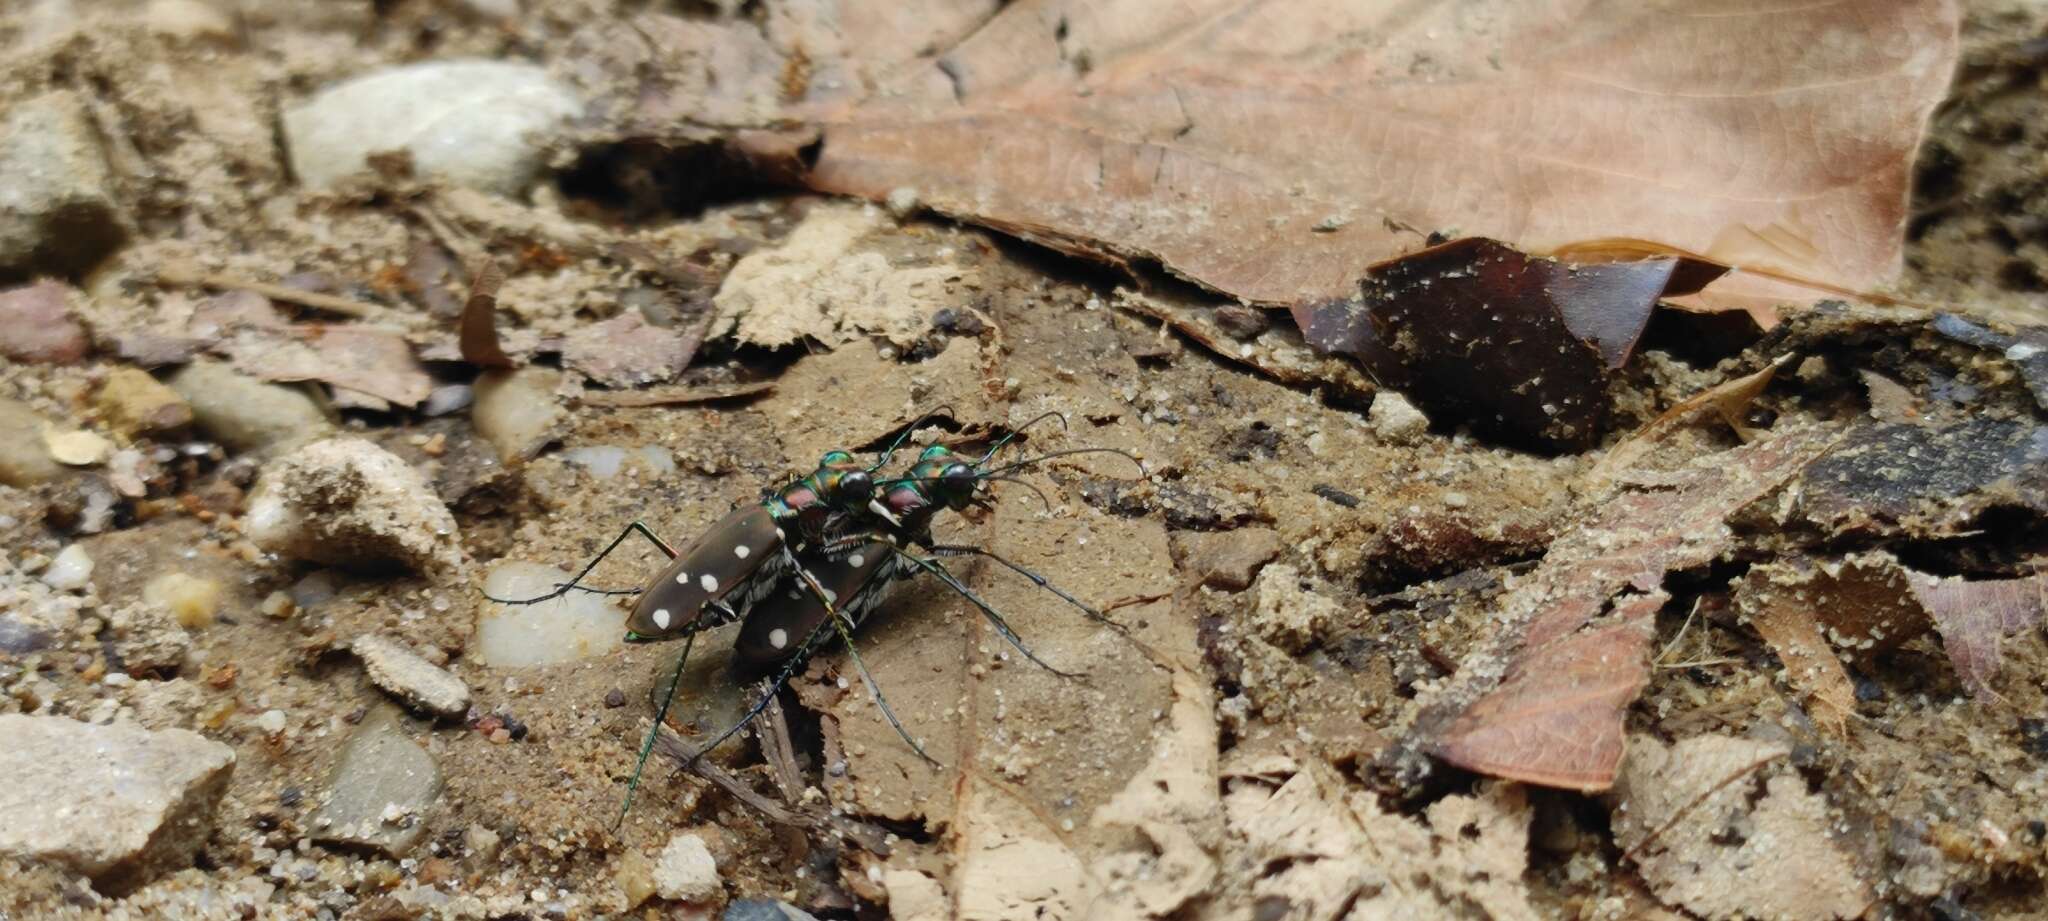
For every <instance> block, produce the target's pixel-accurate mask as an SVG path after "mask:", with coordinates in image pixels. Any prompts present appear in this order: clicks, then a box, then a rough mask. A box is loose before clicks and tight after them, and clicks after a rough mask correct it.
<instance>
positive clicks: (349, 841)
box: [312, 705, 441, 857]
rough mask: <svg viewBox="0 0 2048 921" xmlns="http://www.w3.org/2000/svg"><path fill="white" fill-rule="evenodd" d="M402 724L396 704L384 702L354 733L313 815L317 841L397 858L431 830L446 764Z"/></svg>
mask: <svg viewBox="0 0 2048 921" xmlns="http://www.w3.org/2000/svg"><path fill="white" fill-rule="evenodd" d="M400 722H401V721H400V719H399V715H398V709H397V708H395V707H392V706H389V705H384V706H379V707H376V708H374V709H372V710H371V711H370V715H369V716H366V717H364V718H363V722H362V724H361V725H358V726H357V727H356V729H355V731H354V732H352V733H350V734H349V737H348V742H347V743H346V744H345V745H344V746H343V747H342V751H341V760H339V761H337V762H336V763H335V765H334V774H333V776H332V777H331V778H330V779H329V781H328V787H329V791H328V794H327V801H326V802H325V803H323V804H322V805H321V806H320V809H319V811H318V812H315V813H314V814H313V820H312V828H313V840H314V841H317V842H319V843H321V844H330V845H339V846H341V847H349V848H361V849H365V850H370V851H375V852H378V853H381V854H385V855H388V856H391V857H398V856H401V855H403V854H404V853H405V852H406V851H409V850H411V849H412V846H413V845H414V844H416V843H418V842H419V839H420V836H421V835H423V834H425V833H426V828H427V826H426V814H427V810H428V809H430V808H432V807H433V805H434V801H435V800H437V799H438V798H440V796H441V768H440V767H439V766H438V765H436V764H435V763H434V757H433V756H432V755H429V754H427V750H426V749H424V748H421V747H420V746H419V743H417V742H414V741H413V740H412V739H410V738H407V737H406V734H405V729H404V727H403V726H402V725H401V724H400Z"/></svg>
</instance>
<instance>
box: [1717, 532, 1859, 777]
mask: <svg viewBox="0 0 2048 921" xmlns="http://www.w3.org/2000/svg"><path fill="white" fill-rule="evenodd" d="M1772 569H1773V568H1772V567H1766V566H1758V567H1753V568H1751V570H1750V573H1749V576H1748V577H1747V578H1745V579H1743V581H1742V583H1741V584H1740V585H1739V586H1738V587H1737V590H1736V596H1737V599H1738V600H1739V602H1740V603H1741V604H1742V606H1743V609H1744V610H1745V611H1746V612H1747V613H1748V615H1749V623H1750V625H1751V626H1753V627H1755V628H1756V632H1757V634H1758V635H1760V636H1762V637H1763V638H1764V642H1766V643H1768V644H1770V647H1771V651H1772V652H1774V653H1777V655H1778V661H1779V662H1780V663H1782V664H1783V665H1784V666H1785V680H1787V681H1789V682H1791V684H1792V686H1793V687H1794V688H1797V689H1798V690H1799V691H1800V692H1801V693H1802V694H1804V695H1805V697H1806V701H1805V705H1806V712H1807V714H1808V715H1809V716H1811V717H1812V718H1813V721H1814V723H1815V724H1816V725H1818V726H1820V727H1821V729H1822V730H1824V731H1826V732H1827V733H1828V734H1829V735H1832V736H1835V737H1836V738H1841V737H1843V736H1845V735H1846V734H1847V733H1848V729H1849V717H1851V716H1854V715H1855V713H1856V686H1855V685H1854V684H1852V683H1851V682H1850V681H1849V671H1848V669H1845V668H1843V667H1842V660H1841V659H1838V658H1836V657H1835V652H1834V650H1833V649H1832V648H1831V647H1829V646H1828V641H1827V639H1826V638H1825V637H1823V636H1821V633H1820V626H1819V625H1818V624H1816V623H1815V622H1814V618H1813V611H1812V609H1811V608H1810V607H1809V605H1808V603H1807V601H1806V600H1805V599H1803V598H1802V597H1800V596H1801V594H1803V593H1801V592H1797V591H1790V592H1787V591H1779V590H1777V586H1776V583H1775V580H1774V579H1773V578H1772Z"/></svg>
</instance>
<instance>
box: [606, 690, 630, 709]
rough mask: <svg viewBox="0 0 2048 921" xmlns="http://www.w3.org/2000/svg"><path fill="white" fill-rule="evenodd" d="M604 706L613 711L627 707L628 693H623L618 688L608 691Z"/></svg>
mask: <svg viewBox="0 0 2048 921" xmlns="http://www.w3.org/2000/svg"><path fill="white" fill-rule="evenodd" d="M604 705H605V707H606V708H608V709H612V710H617V709H618V708H620V707H623V706H625V705H626V692H624V691H621V690H619V689H618V688H612V689H611V690H609V691H606V692H605V694H604Z"/></svg>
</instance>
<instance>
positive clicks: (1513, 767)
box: [1436, 591, 1669, 790]
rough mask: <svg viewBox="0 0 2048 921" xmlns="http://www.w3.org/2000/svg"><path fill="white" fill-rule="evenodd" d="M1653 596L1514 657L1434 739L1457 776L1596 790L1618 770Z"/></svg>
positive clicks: (1639, 686) (1642, 672) (1660, 600)
mask: <svg viewBox="0 0 2048 921" xmlns="http://www.w3.org/2000/svg"><path fill="white" fill-rule="evenodd" d="M1667 600H1669V596H1667V595H1665V594H1664V593H1663V592H1661V591H1659V592H1651V593H1650V594H1647V595H1636V596H1632V597H1630V598H1628V599H1627V600H1626V601H1623V602H1622V603H1620V604H1618V605H1616V606H1615V611H1614V615H1613V618H1612V620H1613V622H1612V623H1610V624H1606V625H1603V626H1600V627H1597V628H1594V629H1589V630H1583V631H1580V632H1578V633H1574V634H1571V635H1570V636H1567V637H1564V638H1563V639H1560V640H1558V641H1556V642H1553V643H1549V644H1547V645H1544V646H1542V647H1539V648H1536V649H1532V650H1529V651H1528V652H1526V653H1525V654H1523V655H1521V656H1520V657H1518V658H1516V659H1515V661H1514V663H1513V664H1511V665H1510V666H1509V667H1508V673H1507V675H1506V676H1504V677H1503V678H1501V682H1500V687H1499V688H1496V689H1495V690H1494V692H1493V693H1491V694H1488V695H1486V696H1485V697H1481V698H1480V699H1479V700H1478V701H1477V702H1476V703H1474V704H1473V705H1472V706H1471V707H1470V708H1469V709H1467V710H1466V711H1465V713H1464V715H1462V716H1460V717H1459V718H1458V721H1457V722H1455V723H1452V724H1451V727H1450V728H1449V729H1447V730H1445V731H1444V733H1443V735H1442V736H1441V737H1439V738H1438V739H1437V743H1436V753H1437V756H1438V757H1440V758H1442V759H1444V760H1445V761H1449V762H1450V763H1452V764H1455V765H1457V766H1459V767H1462V768H1465V769H1467V770H1472V771H1478V772H1480V773H1484V774H1492V775H1495V776H1498V777H1511V778H1514V779H1516V780H1522V781H1527V782H1529V783H1535V784H1542V785H1544V786H1546V787H1563V788H1566V789H1573V790H1605V789H1607V786H1608V785H1609V784H1611V783H1613V782H1614V770H1615V766H1616V765H1619V764H1620V763H1621V756H1622V729H1623V727H1622V720H1623V717H1624V716H1625V715H1626V713H1627V712H1628V706H1629V704H1632V703H1634V702H1635V699H1636V695H1637V694H1639V693H1641V692H1642V690H1643V686H1644V685H1646V684H1648V683H1649V682H1650V670H1649V662H1648V659H1647V656H1646V654H1647V653H1648V652H1649V649H1650V637H1651V636H1652V635H1654V634H1655V633H1656V626H1657V609H1658V608H1661V607H1663V606H1664V602H1665V601H1667Z"/></svg>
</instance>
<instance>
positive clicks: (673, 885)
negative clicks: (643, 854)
mask: <svg viewBox="0 0 2048 921" xmlns="http://www.w3.org/2000/svg"><path fill="white" fill-rule="evenodd" d="M724 888H725V887H724V884H723V883H722V882H720V880H719V878H718V861H716V860H714V859H712V857H711V850H710V848H707V847H705V846H704V839H703V838H700V837H698V836H696V835H694V834H690V833H687V832H686V833H683V834H678V835H676V836H675V837H673V838H670V839H669V841H668V846H667V847H665V848H662V850H661V858H660V859H659V860H658V861H656V862H655V865H654V889H655V891H656V892H658V893H660V894H661V897H662V898H664V899H673V900H675V901H679V902H706V901H710V900H711V899H712V897H714V896H717V895H718V894H719V893H721V892H723V891H724Z"/></svg>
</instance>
